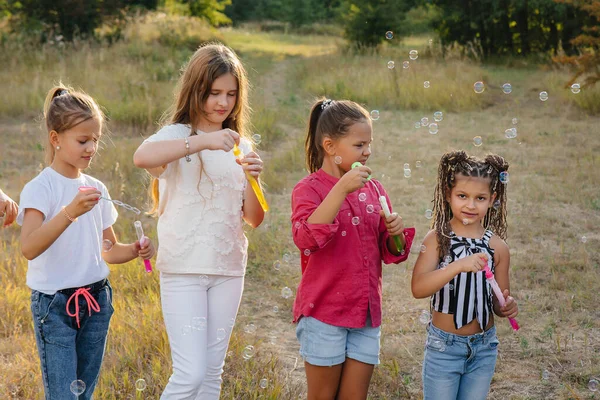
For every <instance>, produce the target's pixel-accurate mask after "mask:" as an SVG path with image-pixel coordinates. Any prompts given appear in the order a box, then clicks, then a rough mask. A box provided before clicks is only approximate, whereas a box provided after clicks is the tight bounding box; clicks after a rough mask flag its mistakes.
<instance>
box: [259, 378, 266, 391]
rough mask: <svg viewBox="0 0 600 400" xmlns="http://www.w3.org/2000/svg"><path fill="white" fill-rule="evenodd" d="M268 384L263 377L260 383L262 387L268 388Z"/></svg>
mask: <svg viewBox="0 0 600 400" xmlns="http://www.w3.org/2000/svg"><path fill="white" fill-rule="evenodd" d="M267 385H268V381H267V380H266V379H265V378H262V379H261V380H260V383H259V384H258V386H260V388H261V389H266V388H267Z"/></svg>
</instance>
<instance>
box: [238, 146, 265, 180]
mask: <svg viewBox="0 0 600 400" xmlns="http://www.w3.org/2000/svg"><path fill="white" fill-rule="evenodd" d="M235 162H237V163H238V164H240V165H241V166H242V169H243V170H244V172H247V173H249V174H250V175H252V176H253V177H255V178H258V176H259V175H260V173H261V172H262V170H263V161H262V160H261V159H260V157H259V155H258V154H256V153H255V152H253V151H251V152H250V153H248V154H246V155H245V156H244V158H242V159H241V160H240V159H239V158H236V159H235Z"/></svg>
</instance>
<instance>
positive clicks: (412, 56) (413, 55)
mask: <svg viewBox="0 0 600 400" xmlns="http://www.w3.org/2000/svg"><path fill="white" fill-rule="evenodd" d="M408 58H410V59H411V60H413V61H414V60H416V59H417V58H419V52H418V51H417V50H411V51H409V52H408Z"/></svg>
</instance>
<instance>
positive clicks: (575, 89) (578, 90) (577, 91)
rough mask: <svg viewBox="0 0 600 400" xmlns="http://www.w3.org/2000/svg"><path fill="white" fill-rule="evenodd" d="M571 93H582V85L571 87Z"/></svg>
mask: <svg viewBox="0 0 600 400" xmlns="http://www.w3.org/2000/svg"><path fill="white" fill-rule="evenodd" d="M571 92H573V93H574V94H577V93H579V92H581V85H579V83H574V84H572V85H571Z"/></svg>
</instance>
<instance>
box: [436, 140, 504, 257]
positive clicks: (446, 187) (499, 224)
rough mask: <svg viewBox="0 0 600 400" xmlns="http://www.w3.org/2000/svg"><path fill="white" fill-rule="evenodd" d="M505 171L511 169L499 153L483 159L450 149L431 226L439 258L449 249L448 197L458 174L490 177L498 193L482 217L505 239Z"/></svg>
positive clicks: (440, 174)
mask: <svg viewBox="0 0 600 400" xmlns="http://www.w3.org/2000/svg"><path fill="white" fill-rule="evenodd" d="M506 171H508V162H507V161H506V160H505V159H504V158H503V157H501V156H499V155H496V154H488V155H487V156H485V158H484V159H480V158H477V157H473V156H469V155H468V154H467V153H466V152H464V151H462V150H459V151H450V152H447V153H445V154H444V155H443V156H442V158H441V159H440V165H439V167H438V179H437V184H436V187H435V191H434V199H433V221H432V223H431V229H433V230H435V232H436V237H437V241H438V255H439V257H440V258H443V257H444V256H445V255H446V254H447V252H448V251H449V249H450V230H451V228H450V220H451V219H452V209H451V208H450V204H449V203H448V200H446V199H447V197H448V196H449V195H450V192H451V191H452V188H453V187H454V185H455V184H456V175H457V174H458V175H463V176H466V177H478V178H484V179H489V180H490V193H491V194H494V193H496V199H495V201H494V203H495V204H494V205H493V207H490V208H489V209H488V211H487V213H486V215H485V217H484V219H483V226H484V227H485V228H486V229H491V230H492V232H494V234H496V235H498V236H499V237H500V238H501V239H504V240H506V229H507V222H506V201H507V199H506V185H505V184H503V183H502V182H501V181H500V176H501V175H500V174H501V173H502V172H506Z"/></svg>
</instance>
